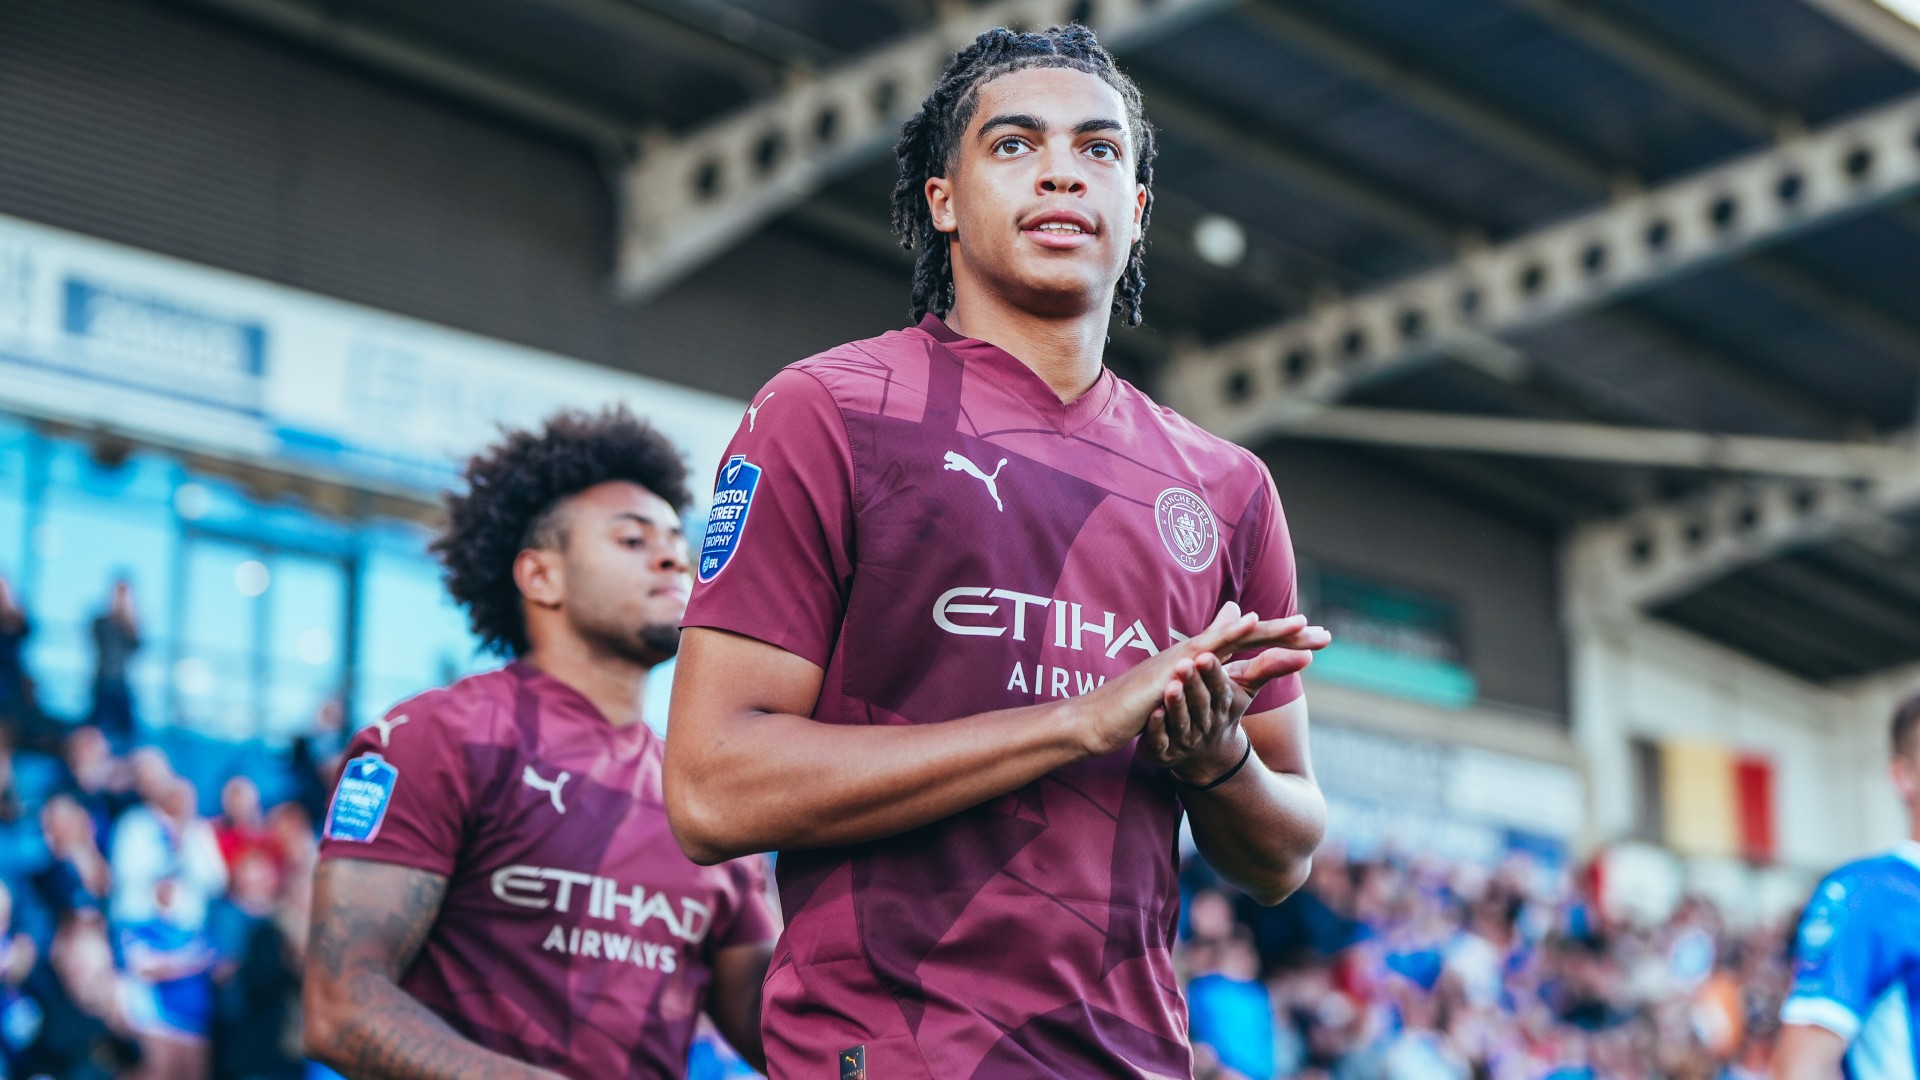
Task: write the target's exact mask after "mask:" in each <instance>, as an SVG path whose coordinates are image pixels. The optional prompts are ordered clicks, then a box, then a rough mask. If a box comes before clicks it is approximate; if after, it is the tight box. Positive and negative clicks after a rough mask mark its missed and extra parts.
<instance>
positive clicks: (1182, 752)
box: [1095, 602, 1333, 785]
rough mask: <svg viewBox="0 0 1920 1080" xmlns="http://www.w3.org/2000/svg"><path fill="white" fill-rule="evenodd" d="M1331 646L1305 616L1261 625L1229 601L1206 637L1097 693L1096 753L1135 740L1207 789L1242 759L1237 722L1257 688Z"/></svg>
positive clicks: (1147, 754) (1148, 754)
mask: <svg viewBox="0 0 1920 1080" xmlns="http://www.w3.org/2000/svg"><path fill="white" fill-rule="evenodd" d="M1332 640H1333V638H1332V635H1330V634H1328V633H1327V631H1326V630H1325V629H1323V628H1321V627H1318V626H1311V625H1309V624H1308V623H1307V619H1306V616H1304V615H1293V616H1289V617H1287V618H1284V619H1264V620H1263V619H1261V618H1260V617H1259V616H1258V615H1256V614H1254V613H1251V612H1249V613H1246V614H1242V613H1241V611H1240V608H1239V605H1237V604H1234V603H1232V602H1228V603H1227V604H1226V605H1225V606H1224V607H1222V608H1221V609H1220V613H1219V614H1218V615H1217V616H1215V617H1214V620H1213V623H1212V625H1210V626H1208V627H1207V628H1206V629H1205V630H1204V631H1202V632H1200V633H1199V634H1196V635H1194V636H1193V637H1192V638H1189V639H1188V640H1186V641H1183V642H1180V643H1178V644H1176V645H1174V646H1173V647H1171V648H1169V649H1167V650H1166V651H1164V652H1162V653H1160V654H1159V655H1158V656H1155V657H1154V658H1153V659H1151V660H1148V661H1147V662H1145V663H1143V664H1141V665H1140V666H1139V667H1137V668H1135V669H1133V670H1132V671H1130V672H1128V673H1127V674H1126V675H1124V676H1122V677H1120V678H1119V679H1116V680H1112V681H1110V682H1108V683H1107V685H1106V686H1104V687H1102V688H1101V691H1100V692H1097V693H1099V694H1100V696H1101V697H1103V698H1105V699H1106V700H1103V701H1100V702H1099V708H1098V710H1097V713H1096V716H1095V723H1096V725H1097V727H1098V728H1099V730H1100V735H1101V737H1102V744H1103V745H1102V746H1101V750H1102V752H1107V751H1111V750H1113V749H1117V748H1119V747H1120V746H1122V745H1125V743H1126V741H1127V740H1129V739H1131V738H1133V737H1134V736H1135V735H1138V736H1140V747H1139V753H1140V754H1141V756H1142V757H1144V758H1145V759H1146V760H1148V761H1150V762H1152V763H1153V764H1155V765H1159V766H1162V767H1164V768H1167V769H1171V770H1172V771H1173V773H1174V775H1175V777H1176V778H1178V779H1180V780H1182V781H1185V782H1187V783H1190V784H1195V785H1202V784H1205V783H1207V782H1208V781H1209V780H1211V779H1213V778H1214V777H1217V776H1219V775H1221V774H1223V773H1225V772H1226V771H1227V770H1228V769H1231V768H1233V767H1234V766H1235V765H1236V764H1237V763H1238V762H1240V761H1241V760H1243V758H1244V757H1245V752H1246V748H1247V741H1246V740H1247V736H1246V735H1245V733H1244V732H1242V731H1241V730H1240V718H1241V717H1242V716H1243V715H1244V714H1245V713H1246V710H1247V707H1248V706H1249V705H1250V704H1252V702H1253V697H1254V695H1255V694H1257V693H1258V692H1259V690H1260V688H1261V687H1262V686H1265V685H1266V684H1267V683H1268V682H1270V681H1272V680H1274V679H1277V678H1280V677H1282V676H1286V675H1290V674H1293V673H1294V672H1297V671H1300V670H1301V669H1303V668H1305V667H1306V666H1307V665H1308V664H1309V663H1311V662H1312V660H1313V653H1314V652H1315V651H1317V650H1319V649H1322V648H1325V647H1326V646H1327V644H1328V643H1329V642H1331V641H1332ZM1236 657H1237V658H1236ZM1230 658H1233V659H1230Z"/></svg>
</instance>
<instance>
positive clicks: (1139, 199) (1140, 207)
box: [1133, 184, 1147, 244]
mask: <svg viewBox="0 0 1920 1080" xmlns="http://www.w3.org/2000/svg"><path fill="white" fill-rule="evenodd" d="M1134 186H1135V187H1136V188H1138V189H1139V190H1137V191H1135V192H1134V193H1133V242H1134V243H1136V244H1137V243H1139V242H1140V240H1141V238H1142V237H1144V236H1145V235H1146V230H1144V229H1142V228H1141V227H1140V219H1141V218H1144V217H1146V216H1147V185H1145V184H1136V185H1134Z"/></svg>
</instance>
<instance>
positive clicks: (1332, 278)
mask: <svg viewBox="0 0 1920 1080" xmlns="http://www.w3.org/2000/svg"><path fill="white" fill-rule="evenodd" d="M172 2H174V3H178V4H182V5H188V6H193V7H197V8H203V9H214V10H217V11H218V12H220V13H222V14H223V15H225V16H228V17H230V18H232V19H234V20H238V21H240V22H242V23H244V24H245V25H249V26H253V27H257V28H259V29H260V30H262V31H263V32H267V33H271V34H274V35H276V36H279V37H282V38H292V39H296V40H298V41H301V42H304V43H306V44H308V45H310V46H312V47H313V48H316V49H319V50H322V51H324V52H327V53H330V54H335V55H338V56H340V57H343V58H345V59H346V60H348V61H349V62H352V63H354V64H358V65H362V66H365V67H369V68H372V69H375V70H378V71H380V72H382V73H384V74H386V75H388V76H391V77H395V78H399V79H403V80H406V81H408V82H410V83H412V84H415V85H419V86H423V87H426V88H429V89H431V90H433V91H435V92H437V93H439V94H442V95H445V96H447V97H450V98H453V99H457V100H459V101H462V102H464V103H466V104H468V105H471V106H474V107H478V108H481V109H484V110H486V111H488V112H490V113H493V114H495V115H498V116H501V117H504V118H508V119H511V120H514V121H517V122H519V123H522V124H525V125H528V126H530V127H532V128H535V129H537V130H539V131H541V132H543V133H546V134H547V135H549V136H551V137H553V138H556V139H561V140H567V141H570V142H575V143H579V144H583V145H586V146H588V147H591V148H592V149H593V150H594V151H595V152H597V153H598V154H600V155H601V157H602V160H604V161H605V162H606V163H607V165H608V168H609V174H610V176H611V177H612V178H613V180H612V182H613V183H615V184H616V185H617V186H618V189H619V191H620V192H621V196H622V206H623V210H624V214H623V221H622V223H621V230H622V231H621V236H620V238H619V253H620V258H619V263H618V266H617V267H616V268H615V271H614V279H615V283H616V285H617V287H619V288H621V289H622V290H623V291H624V292H625V293H626V294H627V295H630V296H631V297H633V302H635V303H646V302H649V301H650V299H651V298H654V297H658V296H659V295H660V294H661V292H662V291H663V290H665V289H667V288H670V286H671V285H672V283H673V282H674V281H676V280H677V279H678V278H679V277H680V276H682V275H684V274H686V273H688V272H690V271H691V270H693V269H695V268H697V267H698V266H700V265H701V264H702V263H703V262H705V261H706V260H708V259H711V258H713V257H715V256H716V255H718V254H719V253H721V252H723V251H724V250H725V249H726V248H727V247H728V246H730V245H732V244H734V243H736V242H737V241H738V240H740V239H741V238H742V237H744V236H746V235H749V234H751V233H752V232H753V231H755V230H759V229H767V228H772V229H781V230H788V231H791V232H794V233H797V234H803V235H805V236H807V237H810V238H811V239H812V241H813V242H816V243H819V244H821V245H824V246H827V247H831V248H834V249H837V250H840V251H843V252H847V251H851V252H855V253H858V256H859V257H861V258H865V259H871V260H875V261H877V262H879V263H882V264H884V265H888V266H898V267H900V268H902V270H903V271H904V268H905V267H906V266H907V265H908V264H907V262H906V259H905V257H904V256H903V255H902V253H901V252H900V251H899V250H898V248H897V246H895V245H894V244H893V241H892V239H891V237H890V236H889V235H888V233H887V230H886V227H885V208H886V203H887V194H888V190H889V188H890V186H891V180H892V171H891V163H890V160H889V157H888V154H887V148H888V147H889V145H890V142H891V135H892V133H893V131H894V130H895V129H896V128H897V125H898V122H899V120H900V119H901V118H902V117H903V116H904V115H905V112H906V111H907V110H909V109H911V108H912V107H913V106H914V105H915V104H916V103H917V101H918V97H919V95H920V94H921V93H922V92H923V91H924V88H925V87H927V86H928V85H929V84H930V82H931V80H932V78H933V75H934V73H935V72H936V71H937V70H938V68H939V66H940V64H941V63H942V62H943V61H944V58H945V56H946V55H947V54H949V53H950V52H951V50H952V49H953V48H955V47H957V45H958V44H960V43H962V42H963V41H965V40H966V39H967V38H968V37H970V36H971V35H972V34H973V33H975V32H977V31H978V30H979V29H980V28H982V27H984V26H986V25H991V24H993V23H996V22H1006V23H1009V24H1013V25H1040V24H1047V23H1052V22H1058V21H1064V20H1066V19H1069V18H1079V19H1083V20H1085V21H1088V22H1090V23H1091V24H1092V25H1094V26H1095V27H1096V28H1098V29H1100V30H1101V31H1102V32H1103V34H1104V35H1106V36H1107V37H1108V39H1109V40H1110V41H1111V42H1112V43H1114V44H1115V45H1116V47H1117V49H1118V51H1119V52H1120V53H1121V57H1122V61H1123V63H1124V64H1125V65H1126V66H1127V68H1128V69H1129V70H1130V71H1131V72H1132V73H1133V74H1134V75H1135V77H1136V78H1137V79H1138V80H1139V81H1140V83H1141V85H1142V88H1143V89H1144V91H1145V93H1146V97H1147V106H1148V112H1149V115H1150V116H1151V117H1152V118H1153V119H1154V120H1155V121H1156V122H1157V123H1158V124H1159V125H1160V126H1161V128H1162V136H1163V142H1164V150H1163V154H1162V158H1161V162H1162V164H1161V167H1160V169H1159V173H1158V177H1157V183H1156V189H1157V190H1156V196H1157V200H1158V201H1157V203H1156V212H1155V225H1154V230H1153V234H1152V237H1151V240H1152V254H1151V258H1150V260H1149V264H1148V265H1149V281H1150V282H1151V283H1152V286H1153V287H1152V288H1151V289H1150V290H1149V291H1148V318H1149V322H1150V329H1149V330H1147V331H1145V332H1140V333H1128V334H1119V335H1116V338H1115V356H1114V362H1115V365H1116V366H1117V367H1120V368H1121V369H1122V370H1123V371H1124V372H1125V373H1127V374H1128V375H1130V376H1132V377H1135V378H1138V379H1140V380H1142V381H1144V382H1146V383H1147V384H1148V385H1150V386H1151V387H1152V388H1153V389H1154V390H1155V391H1156V392H1157V393H1158V394H1159V395H1160V396H1161V397H1162V398H1163V399H1165V400H1169V401H1171V402H1173V403H1175V404H1177V405H1178V406H1180V407H1182V408H1183V409H1185V410H1186V411H1188V412H1189V413H1190V414H1191V415H1193V416H1195V417H1196V418H1198V419H1200V420H1201V421H1202V422H1204V423H1207V424H1208V425H1210V426H1212V427H1213V428H1215V429H1216V430H1219V431H1222V432H1223V433H1227V434H1230V435H1232V436H1233V437H1235V438H1238V439H1241V440H1242V441H1245V442H1247V443H1249V444H1250V445H1255V446H1260V447H1263V448H1267V449H1275V448H1278V449H1279V452H1281V453H1284V448H1283V447H1281V446H1280V444H1283V443H1284V442H1286V441H1288V440H1294V439H1319V440H1328V439H1331V440H1339V441H1341V442H1345V443H1349V444H1352V445H1356V446H1359V447H1362V448H1363V452H1364V453H1366V454H1367V455H1368V456H1370V457H1373V458H1375V459H1377V460H1379V461H1380V462H1383V463H1386V464H1388V465H1390V466H1391V467H1393V468H1395V469H1399V470H1403V471H1405V472H1407V473H1409V474H1412V475H1415V476H1418V477H1420V478H1422V479H1424V480H1427V481H1430V482H1432V483H1434V484H1436V485H1439V486H1441V487H1443V488H1445V489H1446V490H1449V491H1451V492H1454V493H1455V494H1457V495H1458V496H1459V497H1461V498H1464V499H1468V500H1472V501H1474V502H1476V503H1479V504H1482V505H1485V506H1489V507H1493V508H1496V509H1497V510H1498V511H1499V512H1500V513H1502V514H1505V515H1509V516H1512V517H1514V518H1517V519H1520V520H1524V521H1527V522H1531V523H1534V524H1536V525H1539V526H1541V527H1543V528H1549V529H1553V530H1556V531H1559V532H1561V533H1563V534H1564V535H1565V536H1567V537H1568V540H1569V543H1568V545H1567V550H1568V556H1567V558H1568V575H1567V579H1568V590H1569V593H1570V595H1571V596H1572V597H1573V598H1574V599H1575V600H1576V601H1577V602H1578V603H1580V604H1581V605H1583V608H1584V610H1587V611H1589V612H1593V613H1597V614H1600V615H1604V613H1605V612H1606V611H1609V610H1625V609H1628V608H1635V607H1637V608H1642V609H1645V610H1650V611H1653V612H1655V613H1656V614H1658V615H1660V616H1662V617H1664V618H1667V619H1670V620H1672V621H1674V622H1676V623H1678V624H1681V625H1683V626H1686V627H1688V628H1690V629H1692V630H1694V631H1695V632H1697V633H1700V634H1703V635H1705V636H1707V637H1709V638H1711V639H1715V640H1718V641H1720V642H1722V643H1725V644H1727V645H1729V646H1732V647H1734V648H1737V649H1741V650H1744V651H1746V652H1749V653H1751V654H1754V655H1756V656H1759V657H1761V658H1763V659H1766V660H1768V661H1770V662H1772V663H1775V664H1777V665H1779V666H1780V667H1783V668H1785V669H1787V670H1789V671H1793V672H1795V673H1798V674H1801V675H1804V676H1807V677H1810V678H1815V679H1823V680H1824V679H1837V678H1846V677H1849V676H1855V675H1860V674H1865V673H1868V672H1872V671H1876V670H1880V669H1883V668H1886V667H1888V666H1891V665H1895V664H1900V663H1906V662H1911V661H1914V660H1920V551H1916V550H1915V548H1914V545H1913V541H1912V537H1913V533H1912V528H1911V527H1912V525H1913V524H1915V523H1916V522H1920V449H1916V443H1915V442H1914V441H1913V439H1914V432H1913V427H1914V424H1915V409H1916V405H1920V302H1916V300H1915V299H1914V298H1915V297H1916V296H1920V191H1917V190H1916V189H1920V28H1916V27H1915V26H1914V25H1912V24H1910V23H1908V22H1906V21H1905V20H1903V19H1901V18H1900V17H1898V16H1897V15H1895V14H1894V13H1893V12H1892V11H1890V10H1889V9H1888V8H1887V7H1884V6H1882V5H1881V4H1879V3H1877V2H1876V0H1742V2H1741V3H1738V4H1729V3H1725V2H1723V0H1606V2H1604V3H1603V2H1601V0H1240V2H1237V3H1236V2H1228V0H986V2H980V3H966V2H962V0H948V2H927V0H833V2H828V0H381V2H378V3H375V2H372V0H324V2H323V0H172Z"/></svg>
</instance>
